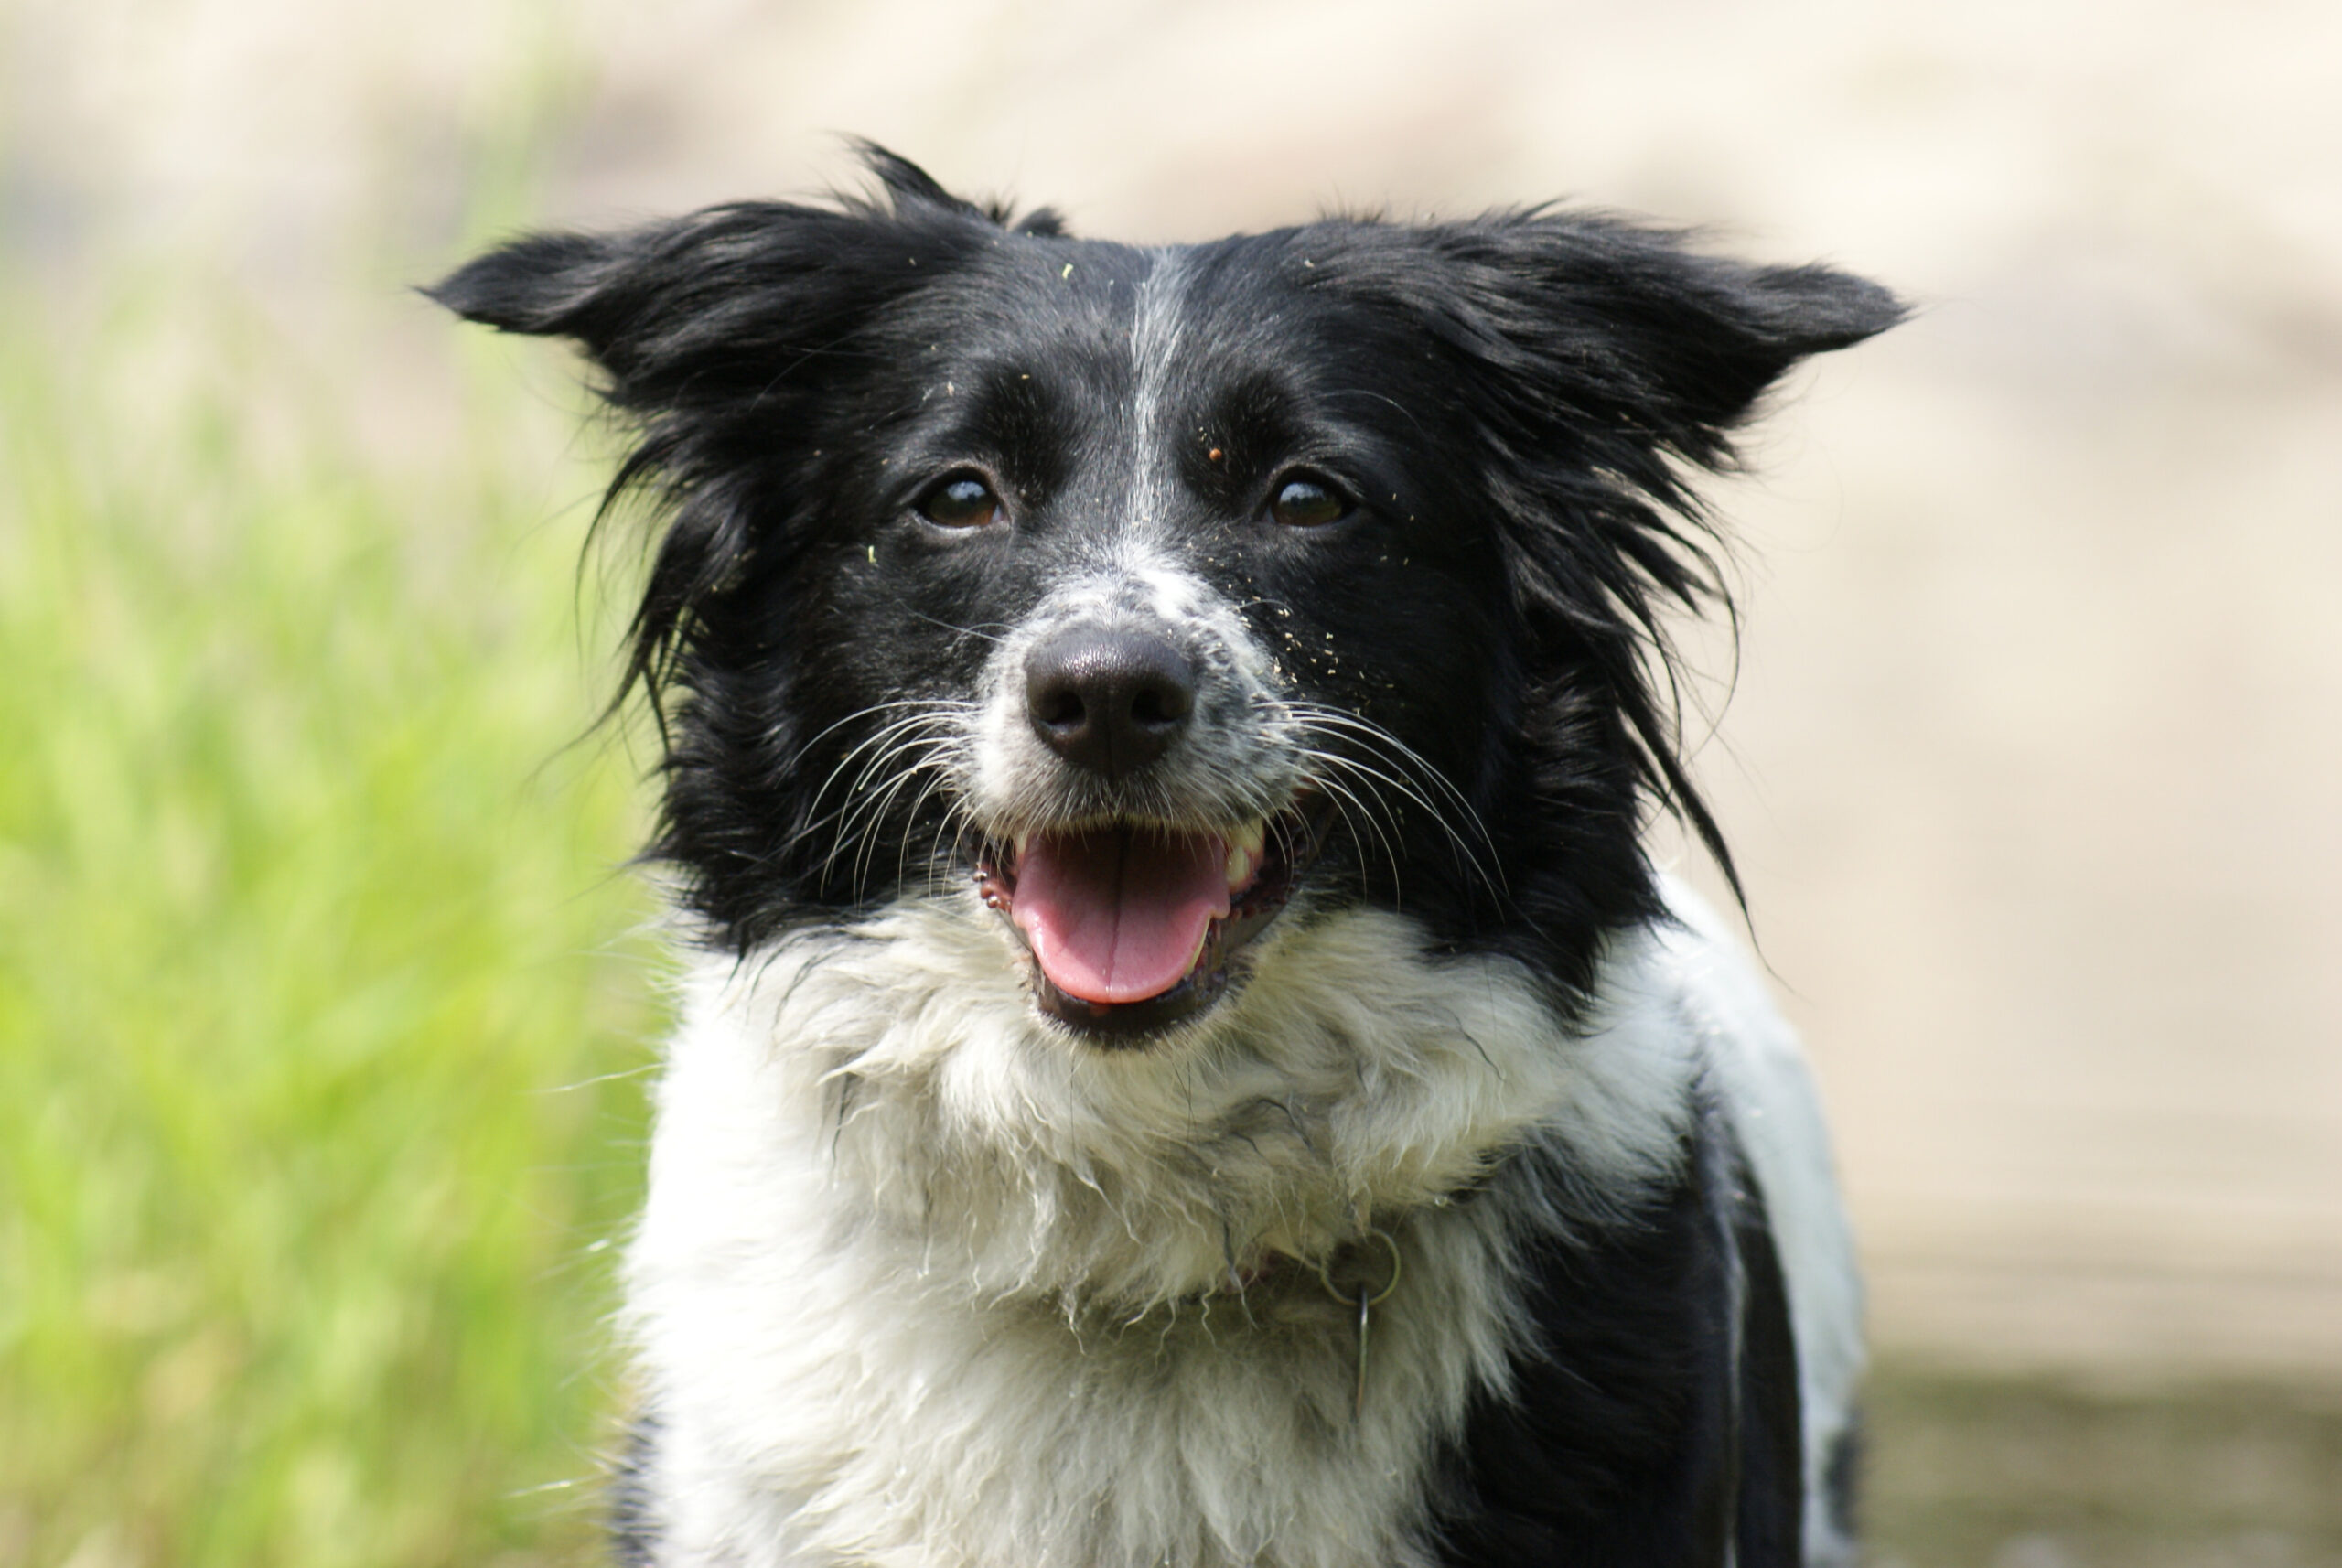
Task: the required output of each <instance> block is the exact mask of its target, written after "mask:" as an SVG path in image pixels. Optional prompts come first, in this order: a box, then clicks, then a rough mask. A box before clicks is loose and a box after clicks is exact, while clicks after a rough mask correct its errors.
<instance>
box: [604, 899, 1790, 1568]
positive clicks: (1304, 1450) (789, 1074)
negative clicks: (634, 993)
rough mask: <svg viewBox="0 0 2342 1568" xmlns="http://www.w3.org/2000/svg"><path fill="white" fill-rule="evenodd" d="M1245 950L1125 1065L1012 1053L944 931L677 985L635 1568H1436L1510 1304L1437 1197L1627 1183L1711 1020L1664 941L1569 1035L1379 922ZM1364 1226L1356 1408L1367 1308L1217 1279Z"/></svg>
mask: <svg viewBox="0 0 2342 1568" xmlns="http://www.w3.org/2000/svg"><path fill="white" fill-rule="evenodd" d="M1272 936H1273V941H1274V946H1273V947H1265V948H1264V949H1263V951H1262V966H1261V973H1260V975H1259V977H1258V979H1257V980H1256V982H1255V983H1253V984H1252V985H1251V986H1250V987H1248V988H1247V989H1246V991H1245V992H1244V993H1242V994H1241V996H1240V997H1239V998H1237V999H1235V1001H1234V1002H1233V1003H1232V1004H1230V1005H1229V1006H1227V1007H1224V1008H1223V1009H1222V1010H1221V1015H1220V1016H1219V1017H1218V1018H1217V1019H1216V1020H1215V1024H1214V1026H1213V1028H1212V1029H1211V1030H1210V1032H1209V1034H1207V1035H1206V1036H1203V1037H1201V1038H1198V1039H1193V1040H1189V1041H1186V1042H1183V1043H1177V1044H1174V1045H1172V1046H1170V1047H1157V1048H1155V1049H1152V1050H1143V1051H1123V1052H1101V1051H1097V1050H1095V1049H1093V1048H1090V1047H1082V1046H1079V1045H1076V1044H1074V1043H1073V1042H1071V1041H1069V1040H1068V1039H1066V1038H1064V1037H1062V1036H1059V1035H1058V1034H1056V1033H1055V1032H1053V1031H1052V1030H1050V1029H1048V1028H1047V1027H1044V1026H1040V1025H1039V1024H1037V1022H1036V1021H1035V1020H1034V1018H1033V1015H1032V1013H1031V1011H1030V1009H1029V1007H1028V1005H1027V1004H1026V1001H1025V998H1024V996H1023V994H1022V987H1021V983H1020V982H1019V980H1018V978H1017V976H1016V972H1015V966H1014V964H1013V962H1010V961H1005V957H1006V955H1005V954H1004V950H1003V948H1002V945H1001V942H1000V940H999V939H998V938H997V937H996V936H995V935H994V933H993V932H991V931H990V930H989V929H987V928H986V927H985V926H984V925H983V923H982V922H981V921H979V920H972V919H971V918H969V911H968V910H967V909H965V908H962V907H959V906H957V905H955V904H952V903H949V902H944V901H935V902H926V901H920V902H909V903H906V904H904V905H901V906H898V907H897V908H896V909H894V910H893V911H892V912H890V913H889V914H887V915H886V916H885V917H884V918H880V919H878V920H876V921H875V922H873V923H872V924H871V925H870V926H868V927H866V928H863V929H859V930H857V931H855V932H854V933H851V934H848V935H843V936H840V935H837V934H834V933H826V934H822V935H820V936H815V937H809V938H800V939H797V940H792V941H791V942H790V943H788V944H785V945H783V946H782V947H780V948H779V949H778V950H775V951H773V952H770V953H768V954H765V955H762V958H761V961H757V962H755V963H752V964H750V965H747V966H739V967H736V966H734V965H732V964H730V963H728V962H724V963H715V962H710V963H708V964H706V965H704V967H703V968H702V969H701V970H700V971H699V972H696V973H695V974H693V976H692V977H691V979H690V981H689V983H688V987H687V992H688V993H687V998H686V1009H685V1022H684V1025H683V1027H682V1030H681V1032H680V1033H679V1035H678V1036H677V1038H676V1040H675V1042H674V1046H673V1049H672V1054H671V1059H670V1062H669V1066H668V1069H667V1071H666V1074H665V1077H664V1078H663V1079H662V1080H661V1086H660V1090H659V1095H658V1117H659V1122H658V1131H657V1133H656V1136H655V1140H654V1144H653V1151H652V1159H651V1185H650V1202H649V1206H648V1208H647V1210H646V1212H645V1215H644V1219H643V1222H642V1228H641V1230H640V1233H639V1238H638V1240H637V1241H636V1243H635V1245H634V1247H633V1249H632V1251H631V1252H630V1254H629V1262H628V1318H629V1325H630V1327H631V1330H632V1333H633V1335H634V1337H635V1338H636V1341H637V1344H638V1346H639V1351H640V1356H641V1360H642V1364H643V1370H644V1373H645V1381H646V1390H645V1392H646V1397H647V1398H648V1399H649V1401H650V1403H651V1405H652V1407H653V1409H654V1410H655V1412H656V1414H657V1417H658V1419H659V1421H660V1423H661V1437H660V1443H659V1450H658V1456H657V1459H656V1463H655V1468H654V1472H653V1474H652V1476H651V1477H650V1483H651V1484H650V1493H651V1495H652V1496H653V1497H654V1498H656V1499H657V1503H656V1517H655V1518H654V1519H653V1520H651V1521H650V1522H651V1523H652V1524H653V1526H654V1528H655V1529H656V1530H657V1531H658V1533H659V1534H660V1536H661V1538H662V1540H663V1541H664V1546H663V1552H664V1555H663V1557H662V1561H666V1562H670V1563H726V1564H740V1565H743V1568H751V1565H753V1568H767V1565H772V1568H778V1565H779V1564H784V1563H792V1564H793V1563H807V1564H816V1563H818V1564H833V1563H870V1564H887V1565H896V1564H900V1565H903V1568H910V1565H914V1564H917V1565H921V1568H927V1565H939V1564H979V1563H983V1564H1007V1563H1015V1564H1020V1565H1046V1568H1055V1565H1059V1564H1064V1565H1074V1564H1080V1565H1084V1568H1121V1565H1124V1564H1127V1565H1130V1568H1141V1565H1148V1568H1152V1565H1155V1564H1162V1563H1175V1564H1181V1565H1193V1568H1205V1565H1212V1564H1231V1565H1232V1564H1239V1563H1241V1564H1247V1565H1252V1568H1300V1565H1305V1564H1306V1565H1311V1568H1335V1565H1348V1564H1368V1563H1375V1564H1391V1563H1402V1564H1403V1563H1419V1562H1423V1561H1426V1560H1427V1558H1426V1553H1425V1552H1424V1550H1423V1547H1422V1546H1421V1544H1420V1541H1419V1539H1418V1538H1419V1534H1420V1530H1421V1527H1422V1525H1423V1519H1422V1517H1421V1512H1420V1510H1421V1508H1422V1498H1423V1489H1424V1488H1423V1480H1424V1476H1425V1467H1426V1466H1427V1465H1428V1464H1429V1462H1430V1461H1431V1458H1432V1456H1433V1455H1434V1451H1435V1448H1436V1445H1437V1443H1438V1440H1439V1439H1440V1437H1441V1436H1442V1435H1443V1434H1447V1433H1449V1432H1452V1431H1453V1430H1454V1429H1455V1428H1456V1424H1457V1423H1459V1422H1460V1420H1461V1417H1462V1415H1463V1412H1464V1410H1465V1407H1466V1401H1467V1400H1468V1398H1469V1396H1470V1394H1471V1392H1472V1391H1473V1390H1474V1389H1475V1388H1476V1387H1477V1386H1480V1385H1482V1384H1485V1383H1491V1382H1499V1383H1500V1381H1501V1380H1502V1379H1503V1377H1504V1368H1505V1365H1506V1359H1507V1356H1508V1353H1509V1351H1510V1350H1511V1349H1512V1348H1513V1346H1514V1338H1513V1334H1514V1325H1515V1321H1516V1316H1517V1315H1516V1310H1515V1305H1514V1303H1513V1300H1512V1298H1511V1295H1510V1294H1509V1293H1510V1283H1509V1269H1508V1267H1507V1255H1506V1251H1505V1249H1506V1241H1505V1233H1506V1218H1507V1217H1506V1216H1505V1215H1504V1214H1503V1213H1502V1212H1501V1208H1500V1206H1499V1205H1497V1204H1492V1203H1488V1202H1472V1203H1461V1204H1449V1203H1446V1202H1445V1196H1446V1195H1448V1194H1450V1193H1452V1192H1454V1191H1455V1190H1456V1189H1457V1188H1459V1187H1463V1186H1465V1185H1466V1184H1467V1183H1469V1182H1470V1181H1471V1180H1472V1179H1473V1178H1474V1177H1475V1176H1477V1175H1478V1174H1479V1173H1480V1171H1481V1170H1482V1169H1483V1165H1484V1162H1485V1161H1486V1159H1487V1158H1488V1155H1490V1154H1491V1153H1492V1152H1494V1151H1497V1150H1499V1149H1501V1148H1503V1147H1505V1146H1508V1145H1509V1144H1514V1143H1517V1142H1519V1141H1520V1140H1521V1139H1523V1138H1525V1137H1533V1138H1535V1139H1538V1140H1540V1141H1544V1142H1550V1143H1552V1144H1556V1145H1558V1146H1560V1147H1562V1148H1563V1149H1565V1150H1566V1152H1567V1156H1568V1159H1569V1162H1570V1165H1571V1168H1573V1169H1574V1170H1577V1171H1579V1172H1582V1173H1583V1174H1584V1176H1585V1192H1586V1193H1587V1194H1589V1195H1595V1196H1596V1198H1597V1200H1598V1197H1599V1195H1613V1196H1627V1195H1630V1194H1631V1193H1633V1192H1634V1191H1636V1190H1637V1189H1638V1187H1641V1186H1642V1185H1643V1184H1644V1183H1646V1182H1648V1181H1649V1180H1650V1179H1652V1178H1653V1177H1654V1176H1658V1175H1660V1174H1661V1173H1662V1172H1663V1171H1664V1170H1665V1169H1666V1167H1667V1165H1668V1162H1669V1161H1670V1160H1671V1157H1672V1155H1673V1152H1674V1149H1675V1146H1676V1144H1675V1134H1676V1130H1677V1128H1678V1127H1679V1126H1680V1117H1681V1105H1682V1103H1683V1099H1684V1091H1685V1090H1686V1087H1687V1086H1688V1084H1689V1083H1690V1081H1691V1080H1692V1077H1693V1076H1694V1075H1695V1074H1697V1073H1699V1072H1700V1071H1702V1070H1703V1059H1702V1053H1703V1049H1712V1048H1713V1047H1714V1044H1715V1042H1714V1037H1713V1036H1714V1030H1713V1029H1708V1028H1703V1027H1700V1026H1691V1027H1687V1015H1686V1012H1685V1009H1684V998H1683V997H1682V996H1681V994H1680V987H1681V983H1683V977H1684V975H1685V973H1686V972H1687V966H1686V964H1685V963H1684V962H1683V961H1681V954H1682V944H1681V938H1680V937H1679V938H1678V940H1677V942H1676V944H1675V948H1674V949H1673V950H1670V949H1669V948H1668V947H1667V946H1665V945H1663V944H1661V943H1660V942H1658V941H1656V940H1653V939H1651V938H1649V937H1643V938H1638V939H1635V940H1632V941H1630V942H1628V943H1626V944H1622V946H1621V949H1620V950H1619V951H1618V952H1617V954H1616V955H1614V958H1613V961H1612V963H1611V965H1610V970H1609V973H1610V976H1611V981H1610V983H1609V984H1608V985H1607V986H1606V1002H1605V1005H1604V1007H1603V1009H1602V1010H1601V1012H1600V1014H1599V1015H1598V1016H1597V1018H1596V1019H1595V1027H1593V1028H1592V1029H1591V1030H1590V1031H1588V1032H1586V1033H1584V1034H1581V1035H1564V1034H1563V1033H1562V1032H1561V1031H1560V1030H1559V1029H1558V1028H1557V1026H1555V1024H1554V1022H1553V1020H1552V1016H1551V1015H1550V1014H1549V1013H1548V1012H1547V1011H1546V1009H1545V1008H1544V1007H1543V1006H1542V1004H1540V1003H1539V1002H1538V1000H1537V998H1536V995H1535V992H1534V988H1533V987H1532V986H1531V983H1529V981H1528V979H1527V977H1526V976H1525V975H1523V974H1522V973H1521V972H1520V971H1519V970H1518V969H1516V968H1514V967H1512V966H1510V965H1509V964H1506V963H1504V962H1502V961H1493V960H1474V961H1440V962H1434V961H1428V960H1426V959H1424V958H1423V957H1422V956H1421V942H1420V940H1418V937H1417V934H1416V932H1415V931H1414V929H1413V927H1411V926H1410V925H1409V924H1408V923H1407V922H1405V921H1403V920H1402V919H1400V918H1396V917H1393V916H1390V915H1386V914H1378V913H1351V914H1346V915H1343V916H1341V917H1338V918H1333V919H1329V920H1327V921H1323V922H1321V923H1318V924H1316V925H1315V926H1309V927H1306V928H1304V927H1303V926H1301V924H1300V923H1299V922H1295V926H1294V929H1290V930H1286V931H1284V932H1281V933H1280V932H1273V933H1272ZM1304 977H1305V978H1304ZM1735 1000H1737V999H1735ZM1758 1004H1759V1005H1761V997H1759V999H1758ZM1703 1034H1705V1035H1707V1036H1711V1037H1710V1038H1709V1039H1708V1040H1707V1042H1706V1044H1705V1046H1704V1047H1703V1039H1702V1036H1703ZM1799 1081H1800V1082H1801V1079H1800V1080H1799ZM1761 1175H1763V1173H1762V1172H1761V1171H1760V1176H1761ZM1832 1212H1834V1209H1833V1211H1832ZM1369 1219H1371V1221H1372V1222H1373V1223H1376V1224H1383V1225H1387V1226H1388V1227H1389V1228H1390V1229H1391V1230H1392V1231H1393V1232H1394V1233H1395V1235H1396V1236H1397V1238H1398V1240H1399V1241H1400V1243H1401V1245H1402V1248H1403V1250H1404V1254H1405V1273H1404V1277H1403V1279H1402V1283H1401V1287H1400V1289H1399V1291H1398V1292H1397V1293H1396V1294H1394V1295H1393V1296H1392V1298H1391V1300H1390V1301H1389V1302H1387V1303H1385V1304H1384V1305H1382V1306H1380V1307H1378V1308H1377V1309H1376V1311H1375V1315H1374V1321H1373V1329H1372V1346H1371V1359H1370V1384H1369V1389H1368V1396H1367V1399H1366V1401H1365V1404H1364V1408H1363V1412H1362V1415H1361V1416H1359V1419H1357V1420H1356V1421H1353V1419H1352V1412H1351V1380H1352V1377H1353V1375H1354V1369H1355V1339H1354V1333H1355V1330H1354V1325H1353V1322H1352V1316H1353V1315H1351V1314H1350V1313H1348V1312H1346V1311H1345V1310H1344V1309H1343V1308H1341V1307H1340V1306H1339V1305H1337V1304H1336V1303H1335V1302H1333V1301H1332V1300H1330V1299H1328V1298H1327V1297H1326V1296H1325V1295H1324V1294H1322V1293H1321V1292H1319V1291H1317V1290H1316V1283H1315V1281H1314V1279H1312V1278H1310V1277H1309V1276H1307V1274H1306V1273H1305V1271H1303V1270H1299V1269H1297V1268H1295V1267H1293V1266H1287V1267H1286V1268H1284V1270H1282V1271H1280V1272H1279V1273H1277V1274H1275V1275H1273V1276H1272V1277H1271V1278H1270V1279H1268V1280H1266V1281H1263V1282H1261V1283H1257V1284H1249V1285H1248V1288H1246V1289H1244V1290H1242V1291H1241V1292H1240V1291H1239V1290H1237V1289H1235V1288H1233V1285H1234V1283H1235V1281H1234V1280H1233V1279H1232V1278H1231V1275H1232V1274H1233V1273H1235V1272H1236V1271H1238V1270H1240V1269H1243V1270H1249V1269H1250V1267H1251V1266H1252V1263H1253V1262H1255V1261H1257V1260H1259V1259H1261V1258H1262V1257H1268V1256H1273V1255H1279V1254H1282V1255H1284V1256H1288V1257H1294V1258H1314V1257H1320V1256H1323V1255H1325V1254H1326V1253H1327V1251H1329V1250H1331V1249H1332V1248H1333V1247H1335V1246H1336V1245H1338V1243H1340V1242H1341V1241H1343V1240H1346V1239H1348V1238H1351V1237H1354V1236H1356V1235H1357V1234H1358V1233H1359V1227H1360V1226H1361V1224H1362V1223H1364V1222H1366V1221H1367V1220H1369ZM1791 1262H1792V1267H1793V1268H1794V1267H1795V1266H1796V1262H1795V1260H1794V1259H1792V1260H1791ZM1806 1329H1807V1324H1806V1323H1805V1322H1804V1321H1802V1320H1800V1322H1799V1331H1800V1337H1802V1336H1803V1334H1804V1333H1805V1331H1806Z"/></svg>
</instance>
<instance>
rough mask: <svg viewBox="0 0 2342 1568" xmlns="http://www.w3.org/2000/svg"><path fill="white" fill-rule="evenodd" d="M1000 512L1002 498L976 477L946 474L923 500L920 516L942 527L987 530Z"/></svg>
mask: <svg viewBox="0 0 2342 1568" xmlns="http://www.w3.org/2000/svg"><path fill="white" fill-rule="evenodd" d="M1000 511H1001V506H1000V498H999V497H998V496H996V495H994V494H993V492H992V487H991V486H990V485H988V484H986V483H984V482H983V480H982V479H981V478H977V477H976V476H975V475H973V474H946V475H945V476H944V477H943V478H941V479H940V481H938V482H937V483H936V484H935V485H934V486H932V487H931V488H930V489H929V490H928V492H927V493H926V494H925V495H923V496H921V497H920V498H919V516H921V517H923V518H925V519H927V521H929V522H931V523H935V524H936V525H938V526H939V527H942V528H983V526H985V525H986V524H987V523H993V522H997V521H1000Z"/></svg>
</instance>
